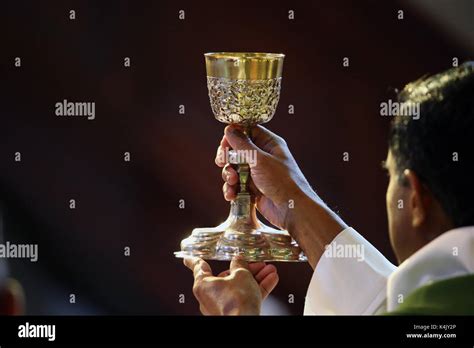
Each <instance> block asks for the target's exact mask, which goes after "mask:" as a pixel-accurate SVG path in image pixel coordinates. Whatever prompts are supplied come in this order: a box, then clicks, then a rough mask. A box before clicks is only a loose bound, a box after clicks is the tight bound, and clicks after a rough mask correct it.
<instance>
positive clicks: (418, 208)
mask: <svg viewBox="0 0 474 348" xmlns="http://www.w3.org/2000/svg"><path fill="white" fill-rule="evenodd" d="M403 175H404V176H405V179H406V182H407V183H408V186H409V189H410V193H409V204H410V208H411V211H412V218H411V224H412V226H413V227H420V226H422V225H423V224H424V223H425V221H426V217H427V214H428V211H429V207H430V205H431V198H430V195H429V192H428V191H427V189H426V187H425V186H424V185H423V184H422V182H421V181H420V179H419V178H418V176H417V175H416V174H415V172H413V171H412V170H410V169H405V170H404V172H403Z"/></svg>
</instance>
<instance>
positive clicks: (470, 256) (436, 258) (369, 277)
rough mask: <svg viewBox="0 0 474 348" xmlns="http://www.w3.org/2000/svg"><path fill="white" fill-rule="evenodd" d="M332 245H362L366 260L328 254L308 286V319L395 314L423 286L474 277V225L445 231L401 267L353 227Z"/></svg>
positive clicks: (306, 311) (346, 230)
mask: <svg viewBox="0 0 474 348" xmlns="http://www.w3.org/2000/svg"><path fill="white" fill-rule="evenodd" d="M331 244H335V245H337V246H338V247H339V248H341V247H343V246H348V248H350V247H354V246H358V250H363V258H362V259H361V258H360V257H353V255H350V256H351V257H347V255H346V256H345V257H341V256H340V255H338V254H335V253H332V254H330V253H324V254H323V256H322V257H321V259H320V260H319V262H318V264H317V266H316V269H315V271H314V274H313V277H312V279H311V282H310V284H309V288H308V292H307V295H306V302H305V308H304V314H305V315H314V314H317V315H318V314H322V315H325V314H345V315H370V314H380V313H383V312H386V311H393V310H395V309H396V308H397V306H398V304H399V303H401V302H403V300H404V299H405V298H406V297H407V296H408V295H409V294H410V293H411V292H413V291H414V290H415V289H417V288H419V287H421V286H423V285H427V284H429V283H431V282H433V281H437V280H442V279H447V278H452V277H457V276H462V275H467V274H473V273H474V226H469V227H462V228H457V229H454V230H451V231H448V232H446V233H443V234H442V235H440V236H439V237H437V238H436V239H434V240H433V241H431V242H430V243H428V244H427V245H425V246H424V247H422V248H421V249H420V250H418V251H417V252H416V253H414V254H413V255H412V256H411V257H409V258H408V259H407V260H405V261H404V262H403V263H402V264H401V265H400V266H399V267H395V266H394V265H393V264H392V263H390V262H389V261H388V260H387V259H386V258H385V257H384V256H383V255H382V254H381V253H380V252H379V251H378V250H377V249H376V248H375V247H374V246H373V245H372V244H370V243H369V242H368V241H367V240H366V239H364V237H362V236H361V235H360V234H359V233H357V232H356V231H355V230H354V229H353V228H347V229H345V230H344V231H342V232H341V233H339V234H338V235H337V236H336V238H334V240H333V241H332V242H331ZM347 250H349V249H347ZM353 250H354V248H353ZM359 256H360V255H359Z"/></svg>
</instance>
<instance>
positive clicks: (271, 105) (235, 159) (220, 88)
mask: <svg viewBox="0 0 474 348" xmlns="http://www.w3.org/2000/svg"><path fill="white" fill-rule="evenodd" d="M204 56H205V60H206V71H207V86H208V90H209V99H210V103H211V109H212V111H213V113H214V116H215V117H216V119H217V120H219V121H221V122H224V123H228V124H238V125H240V126H242V127H243V129H244V132H245V133H246V134H247V135H248V136H251V134H250V131H251V127H253V126H255V125H257V124H261V123H265V122H268V121H270V120H271V119H272V117H273V115H274V114H275V110H276V107H277V105H278V100H279V98H280V89H281V77H282V69H283V59H284V57H285V55H284V54H276V53H233V52H219V53H206V54H205V55H204ZM228 159H229V162H230V163H231V164H232V165H233V166H234V168H235V169H236V170H237V172H238V174H239V181H240V182H239V193H238V194H237V197H236V199H235V200H234V201H233V202H231V205H230V213H229V216H228V218H227V220H226V221H224V222H223V223H222V224H220V225H219V226H216V227H205V228H195V229H194V230H193V231H192V233H191V235H190V236H189V237H187V238H185V239H183V240H182V241H181V251H178V252H176V253H175V255H176V256H177V257H186V256H199V257H202V258H204V259H208V260H231V259H232V257H233V256H236V255H240V256H241V257H243V258H244V259H246V260H247V261H306V257H305V255H304V254H303V252H302V251H301V248H300V247H299V246H298V245H297V244H296V243H295V241H294V240H293V239H292V238H291V237H290V235H289V234H288V232H287V231H281V230H277V229H274V228H271V227H269V226H266V225H264V224H263V223H262V222H260V221H259V220H258V218H257V213H256V207H255V202H254V199H253V197H252V195H251V194H250V192H249V189H248V185H249V184H248V183H249V180H250V166H249V164H248V163H243V162H242V161H241V158H240V157H239V154H238V153H237V152H236V151H233V150H231V151H229V158H228Z"/></svg>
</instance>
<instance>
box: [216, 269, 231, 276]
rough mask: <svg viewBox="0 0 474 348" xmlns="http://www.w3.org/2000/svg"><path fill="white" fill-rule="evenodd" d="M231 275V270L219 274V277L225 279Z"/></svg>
mask: <svg viewBox="0 0 474 348" xmlns="http://www.w3.org/2000/svg"><path fill="white" fill-rule="evenodd" d="M229 274H230V270H226V271H222V272H221V273H219V275H218V277H221V278H225V277H227V276H228V275H229Z"/></svg>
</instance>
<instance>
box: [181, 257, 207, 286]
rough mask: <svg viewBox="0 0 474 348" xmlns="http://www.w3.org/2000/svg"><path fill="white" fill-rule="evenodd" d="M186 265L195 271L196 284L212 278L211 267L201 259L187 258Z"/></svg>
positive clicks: (185, 259)
mask: <svg viewBox="0 0 474 348" xmlns="http://www.w3.org/2000/svg"><path fill="white" fill-rule="evenodd" d="M184 264H185V265H186V266H187V267H188V268H189V269H190V270H192V271H193V275H194V281H195V282H198V281H201V280H202V279H204V278H206V277H209V276H212V270H211V266H209V264H208V263H207V262H206V261H204V260H203V259H201V258H199V257H185V258H184Z"/></svg>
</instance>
